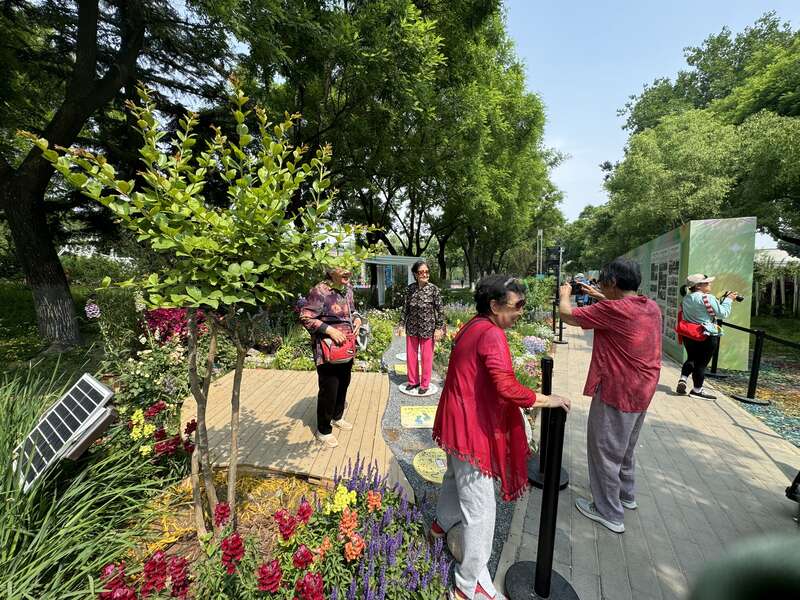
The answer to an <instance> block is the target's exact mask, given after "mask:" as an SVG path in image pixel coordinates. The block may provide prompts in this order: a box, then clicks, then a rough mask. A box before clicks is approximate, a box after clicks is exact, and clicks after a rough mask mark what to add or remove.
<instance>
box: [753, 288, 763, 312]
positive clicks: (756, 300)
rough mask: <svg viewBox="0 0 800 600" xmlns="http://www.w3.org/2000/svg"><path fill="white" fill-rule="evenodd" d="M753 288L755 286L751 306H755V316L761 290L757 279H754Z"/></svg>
mask: <svg viewBox="0 0 800 600" xmlns="http://www.w3.org/2000/svg"><path fill="white" fill-rule="evenodd" d="M755 288H756V293H755V294H754V298H753V299H754V300H755V302H754V303H753V306H754V307H755V311H756V312H755V316H756V317H757V316H758V304H759V301H760V299H761V290H760V289H759V286H758V281H756V285H755Z"/></svg>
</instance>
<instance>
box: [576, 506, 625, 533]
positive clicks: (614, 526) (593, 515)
mask: <svg viewBox="0 0 800 600" xmlns="http://www.w3.org/2000/svg"><path fill="white" fill-rule="evenodd" d="M575 507H576V508H577V509H578V510H579V511H580V512H581V514H582V515H583V516H584V517H587V518H589V519H591V520H592V521H597V522H598V523H600V525H602V526H603V527H605V528H606V529H608V530H610V531H613V532H614V533H622V532H624V531H625V525H623V524H622V523H615V522H614V521H609V520H608V519H605V518H603V516H602V515H601V514H600V513H599V512H597V508H595V505H594V502H591V501H589V500H587V499H586V498H578V499H577V500H576V501H575Z"/></svg>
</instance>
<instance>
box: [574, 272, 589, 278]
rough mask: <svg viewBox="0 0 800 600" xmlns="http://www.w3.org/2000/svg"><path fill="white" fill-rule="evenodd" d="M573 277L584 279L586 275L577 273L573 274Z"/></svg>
mask: <svg viewBox="0 0 800 600" xmlns="http://www.w3.org/2000/svg"><path fill="white" fill-rule="evenodd" d="M575 279H586V275H584V274H583V273H578V274H577V275H575Z"/></svg>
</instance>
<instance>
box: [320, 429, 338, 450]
mask: <svg viewBox="0 0 800 600" xmlns="http://www.w3.org/2000/svg"><path fill="white" fill-rule="evenodd" d="M314 436H315V437H316V438H317V439H318V440H319V441H320V442H322V443H323V444H325V445H326V446H327V447H328V448H336V446H338V445H339V440H337V439H336V436H335V435H333V434H332V433H320V432H319V431H317V432H316V433H315V434H314Z"/></svg>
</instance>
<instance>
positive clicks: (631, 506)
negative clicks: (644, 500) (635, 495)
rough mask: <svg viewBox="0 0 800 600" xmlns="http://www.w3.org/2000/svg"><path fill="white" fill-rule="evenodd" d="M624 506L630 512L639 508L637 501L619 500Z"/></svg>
mask: <svg viewBox="0 0 800 600" xmlns="http://www.w3.org/2000/svg"><path fill="white" fill-rule="evenodd" d="M619 501H620V503H621V504H622V506H624V507H625V508H627V509H628V510H636V509H637V508H639V505H638V504H636V500H623V499H622V498H620V499H619Z"/></svg>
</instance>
